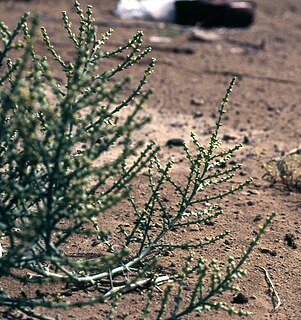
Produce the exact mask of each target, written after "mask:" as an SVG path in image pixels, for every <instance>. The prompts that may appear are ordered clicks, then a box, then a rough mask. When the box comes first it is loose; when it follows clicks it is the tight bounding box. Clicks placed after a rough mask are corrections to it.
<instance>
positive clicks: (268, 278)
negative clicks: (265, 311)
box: [255, 266, 281, 312]
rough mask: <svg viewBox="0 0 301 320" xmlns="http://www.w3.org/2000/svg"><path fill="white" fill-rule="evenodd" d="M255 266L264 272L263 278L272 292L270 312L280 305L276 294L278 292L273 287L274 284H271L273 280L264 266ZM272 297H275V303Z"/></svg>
mask: <svg viewBox="0 0 301 320" xmlns="http://www.w3.org/2000/svg"><path fill="white" fill-rule="evenodd" d="M255 267H256V268H258V269H260V270H261V271H263V272H264V274H265V280H266V282H267V284H268V286H269V288H270V291H271V293H272V301H273V309H272V311H271V312H276V311H277V310H278V308H279V307H280V305H281V301H280V298H279V295H278V293H277V291H276V289H275V286H274V284H273V282H272V280H271V278H270V275H269V273H268V271H267V270H266V269H265V268H263V267H260V266H255ZM274 298H276V301H277V303H275V300H274Z"/></svg>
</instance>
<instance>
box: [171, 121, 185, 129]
mask: <svg viewBox="0 0 301 320" xmlns="http://www.w3.org/2000/svg"><path fill="white" fill-rule="evenodd" d="M170 126H171V127H173V128H182V127H184V126H187V123H186V122H185V123H183V122H179V121H177V122H173V123H171V124H170Z"/></svg>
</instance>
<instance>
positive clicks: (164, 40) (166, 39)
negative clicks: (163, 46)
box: [149, 36, 171, 43]
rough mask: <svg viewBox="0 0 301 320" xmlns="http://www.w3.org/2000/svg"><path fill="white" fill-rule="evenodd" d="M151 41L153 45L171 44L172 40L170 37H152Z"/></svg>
mask: <svg viewBox="0 0 301 320" xmlns="http://www.w3.org/2000/svg"><path fill="white" fill-rule="evenodd" d="M149 41H150V42H152V43H170V42H171V38H169V37H159V36H151V37H150V38H149Z"/></svg>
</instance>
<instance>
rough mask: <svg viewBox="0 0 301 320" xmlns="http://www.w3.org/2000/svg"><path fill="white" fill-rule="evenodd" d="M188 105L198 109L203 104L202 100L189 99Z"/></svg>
mask: <svg viewBox="0 0 301 320" xmlns="http://www.w3.org/2000/svg"><path fill="white" fill-rule="evenodd" d="M190 104H192V105H194V106H197V107H200V106H202V105H203V104H204V100H203V99H196V98H191V100H190Z"/></svg>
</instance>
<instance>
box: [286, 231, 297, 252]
mask: <svg viewBox="0 0 301 320" xmlns="http://www.w3.org/2000/svg"><path fill="white" fill-rule="evenodd" d="M295 240H296V237H295V235H294V234H292V233H287V234H286V235H285V238H284V241H285V242H286V243H287V245H288V246H289V247H291V248H292V249H297V244H296V241H295Z"/></svg>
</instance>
